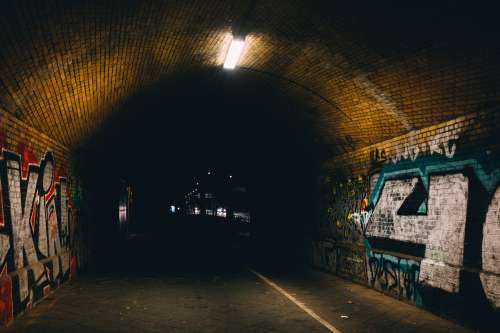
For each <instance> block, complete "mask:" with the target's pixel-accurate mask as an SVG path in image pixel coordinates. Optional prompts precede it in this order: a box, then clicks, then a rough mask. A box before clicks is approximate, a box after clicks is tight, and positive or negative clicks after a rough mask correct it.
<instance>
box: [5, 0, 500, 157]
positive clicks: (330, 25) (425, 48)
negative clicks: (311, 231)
mask: <svg viewBox="0 0 500 333" xmlns="http://www.w3.org/2000/svg"><path fill="white" fill-rule="evenodd" d="M330 3H331V2H330ZM3 6H4V7H3V10H2V14H0V18H1V20H0V21H1V25H0V29H2V34H1V35H0V42H1V46H2V47H1V48H0V106H1V107H2V108H3V109H5V110H6V111H7V112H10V113H12V114H14V115H15V116H17V117H18V118H19V119H21V120H22V121H25V122H26V123H28V124H30V125H31V126H33V127H35V128H37V129H39V130H41V131H43V132H44V133H47V134H48V135H50V136H52V137H53V138H55V139H56V140H58V141H60V142H62V143H64V144H66V145H68V146H70V147H74V146H76V145H78V144H79V143H80V142H82V140H84V139H85V138H86V137H88V136H89V135H91V134H92V133H93V131H94V130H95V129H96V128H97V127H98V126H99V125H100V124H101V122H102V121H103V120H104V119H106V118H107V117H108V115H110V114H111V113H112V112H118V111H120V106H121V103H122V102H123V101H124V100H125V99H126V98H127V97H129V96H132V95H134V94H136V93H137V92H138V91H140V90H141V89H144V88H145V87H147V86H149V85H154V84H155V83H156V82H158V81H159V80H160V79H165V78H171V79H172V80H175V78H176V77H178V76H182V75H183V73H187V72H197V71H199V72H200V73H204V72H206V71H207V70H210V69H214V70H222V69H221V64H222V62H223V58H224V54H225V51H226V50H227V47H228V44H229V41H230V33H231V30H232V29H235V28H243V30H245V31H248V36H247V40H248V43H247V47H246V51H245V53H244V55H243V57H242V60H241V67H242V68H241V69H240V71H241V72H243V73H245V72H248V75H257V76H259V78H260V79H261V80H263V82H269V81H272V82H273V85H274V86H278V87H279V88H280V89H282V90H283V91H284V92H285V93H287V94H291V95H293V96H295V97H297V96H298V97H300V98H302V99H303V100H304V101H305V104H307V110H305V112H307V115H308V117H309V118H312V119H311V121H310V122H309V124H310V125H311V126H313V129H314V131H315V133H316V135H317V136H318V137H319V138H320V140H321V141H322V142H323V143H324V144H326V145H336V144H339V143H340V144H342V143H343V142H344V143H345V142H346V141H348V144H349V146H350V147H352V148H354V147H360V146H363V145H366V144H369V143H374V142H378V141H381V140H384V139H387V138H390V137H392V136H396V135H399V134H402V133H405V132H408V131H410V130H413V129H417V128H421V127H424V126H428V125H431V124H434V123H437V122H441V121H444V120H448V119H451V118H453V117H456V116H459V115H463V114H466V113H468V112H472V111H477V110H478V108H481V107H483V106H485V105H491V104H494V103H496V102H498V99H499V92H498V91H499V89H498V88H499V86H500V84H499V83H500V82H499V81H500V80H499V77H500V76H499V74H500V73H499V66H498V60H496V57H497V56H498V47H496V46H491V45H490V47H486V48H485V47H484V45H483V44H487V42H485V43H483V44H482V42H481V41H479V42H478V41H476V42H477V43H476V44H475V45H472V46H469V47H466V45H464V44H463V43H465V42H470V41H471V40H474V34H473V33H471V34H470V36H468V37H467V36H466V37H463V36H460V35H458V34H457V35H456V36H455V35H453V34H452V33H448V34H443V33H442V31H440V30H438V29H440V28H444V27H445V26H446V25H447V24H448V22H444V23H443V24H442V25H440V24H435V25H434V26H432V25H431V26H425V24H429V22H433V21H432V20H433V18H435V17H438V19H439V17H440V16H439V15H437V14H440V13H441V12H439V11H438V12H436V11H429V12H428V17H427V16H425V15H426V13H427V12H426V11H425V10H422V9H419V10H416V9H415V11H411V10H408V9H404V10H400V9H397V8H396V9H391V10H390V11H388V9H387V8H384V7H383V4H382V5H380V6H382V7H381V8H379V9H378V10H377V11H376V12H374V13H373V15H367V12H369V11H370V8H368V9H364V10H363V11H360V7H357V6H355V5H353V6H352V7H349V6H346V5H345V4H343V5H341V2H339V4H335V3H333V4H332V5H329V6H326V7H325V6H324V5H323V4H322V2H321V1H313V2H307V1H254V2H253V3H252V2H249V1H247V2H241V1H202V0H191V1H137V2H135V1H116V2H112V1H91V2H89V1H82V2H78V3H72V4H70V3H69V2H67V1H16V2H13V4H11V5H3ZM248 8H251V10H250V11H249V10H248ZM413 12H417V13H418V15H423V17H422V18H421V21H418V18H415V17H413V18H412V17H411V13H413ZM384 13H385V14H384ZM436 13H437V14H436ZM382 14H384V15H386V16H380V17H379V18H377V17H374V16H376V15H382ZM397 15H400V16H401V17H399V16H397ZM405 15H407V16H408V15H410V16H408V19H409V20H410V18H411V19H412V20H414V21H415V22H422V24H423V25H424V26H422V27H421V29H422V31H419V30H418V28H415V26H414V25H415V24H414V22H413V21H411V20H410V22H409V23H408V22H406V23H407V24H406V25H405ZM436 15H437V16H436ZM397 24H400V27H401V30H402V31H395V28H397V27H399V26H398V25H397ZM384 28H387V30H384ZM405 29H406V30H407V32H409V34H408V35H407V36H406V37H407V38H406V39H405V36H404V32H405ZM433 29H435V33H433ZM438 32H439V33H441V34H439V33H438ZM450 37H453V38H450ZM462 37H463V38H466V40H465V41H464V40H463V38H462ZM200 75H201V74H200Z"/></svg>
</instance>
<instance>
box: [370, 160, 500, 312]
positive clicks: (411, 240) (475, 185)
mask: <svg viewBox="0 0 500 333" xmlns="http://www.w3.org/2000/svg"><path fill="white" fill-rule="evenodd" d="M499 179H500V172H499V169H498V168H496V167H495V165H494V164H493V163H492V162H491V161H490V162H487V161H481V160H480V159H477V158H468V159H455V160H453V161H449V160H444V159H435V158H434V159H432V158H427V159H421V160H419V161H418V163H411V162H405V163H400V164H398V165H387V166H385V167H384V168H383V169H382V172H381V174H380V176H379V177H378V181H377V183H376V185H375V187H374V188H373V191H372V193H371V197H370V202H371V204H370V207H369V210H371V216H370V220H369V222H368V226H367V228H366V234H365V236H366V237H367V239H368V240H369V243H374V242H375V243H377V244H378V246H379V247H383V248H384V249H385V250H392V251H394V249H395V248H396V249H397V252H398V253H403V254H409V255H414V256H416V257H419V258H422V259H421V261H420V263H419V266H420V267H419V269H418V270H416V271H419V274H418V276H417V278H418V284H419V285H421V286H429V287H433V288H438V289H441V290H444V291H446V292H449V293H458V292H460V290H461V284H460V279H461V273H462V271H463V269H464V265H466V263H465V262H464V259H467V258H477V257H478V255H477V254H476V255H474V254H472V255H471V252H472V251H473V250H475V251H476V252H481V253H480V255H481V256H482V271H481V280H482V282H483V289H484V292H485V294H486V297H487V298H488V299H489V300H490V302H491V304H492V305H493V306H494V307H497V308H498V304H499V300H500V298H499V295H500V280H499V273H500V271H499V268H498V267H499V266H500V258H499V256H498V250H499V249H500V233H499V232H498V230H500V226H499V224H500V221H499V219H498V214H499V213H498V206H499V205H500V203H499V199H500V197H499V195H498V194H497V193H498V189H497V188H498V182H499ZM471 200H475V201H474V204H471V203H470V201H471ZM479 201H480V202H482V204H479ZM483 211H484V212H486V214H483V213H482V212H483ZM478 228H479V229H480V228H484V230H483V231H482V232H481V233H478V232H477V231H474V229H478ZM478 234H480V235H482V237H483V239H482V247H478V246H477V244H473V243H474V242H477V241H478V239H477V235H478ZM471 235H472V236H471ZM474 235H476V236H474ZM474 237H475V238H474ZM479 241H481V240H479ZM372 245H373V244H372ZM481 250H482V251H481ZM405 252H406V253H405ZM375 256H376V255H375V254H373V253H372V251H371V250H367V261H368V262H370V261H373V258H374V257H375ZM474 264H476V265H477V266H478V267H480V266H479V265H480V263H478V262H476V263H474V262H473V261H472V260H469V262H468V263H467V265H474ZM415 265H417V264H415ZM404 267H405V269H406V268H407V267H406V266H404ZM368 270H370V267H369V266H368ZM403 272H404V270H403ZM374 286H375V285H374ZM379 287H380V285H379ZM380 288H382V289H383V286H381V287H380ZM414 289H415V288H413V287H412V290H410V291H411V293H410V294H414V292H413V290H414ZM407 292H409V291H407Z"/></svg>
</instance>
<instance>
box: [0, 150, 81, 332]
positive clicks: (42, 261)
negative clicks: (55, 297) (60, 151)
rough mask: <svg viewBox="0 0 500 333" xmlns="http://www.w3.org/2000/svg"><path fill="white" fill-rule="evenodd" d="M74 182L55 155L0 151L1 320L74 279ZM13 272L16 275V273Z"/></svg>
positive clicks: (5, 321) (4, 321)
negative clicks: (71, 275) (58, 165)
mask: <svg viewBox="0 0 500 333" xmlns="http://www.w3.org/2000/svg"><path fill="white" fill-rule="evenodd" d="M72 216H73V214H72V205H71V200H70V195H69V184H68V179H67V177H65V176H64V172H62V170H61V169H60V168H59V169H58V168H56V165H55V161H54V157H53V155H52V153H50V152H47V153H45V154H44V156H43V157H42V158H41V159H40V160H36V159H35V158H34V155H33V154H32V153H30V152H29V151H28V150H27V149H26V148H25V147H24V146H19V147H18V152H11V151H7V150H2V152H1V155H0V272H1V273H0V324H3V325H5V324H7V323H8V322H9V321H11V320H12V318H13V317H15V316H17V315H18V314H19V313H22V312H23V311H25V310H26V309H29V308H31V307H32V306H33V305H34V304H35V303H36V302H37V301H38V300H39V299H41V298H43V297H44V296H46V295H47V294H48V293H49V291H50V290H51V289H53V288H56V287H57V286H58V285H59V284H60V283H61V282H63V281H64V280H65V279H67V278H68V277H69V272H70V262H72V261H73V259H72V258H70V257H71V255H70V248H71V244H72V243H73V242H74V239H75V234H74V232H75V224H74V221H73V219H72ZM11 273H13V274H11Z"/></svg>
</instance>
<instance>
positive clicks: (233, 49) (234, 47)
mask: <svg viewBox="0 0 500 333" xmlns="http://www.w3.org/2000/svg"><path fill="white" fill-rule="evenodd" d="M244 46H245V39H241V38H240V39H236V38H234V37H233V39H232V40H231V45H230V46H229V50H228V51H227V54H226V60H225V61H224V69H235V68H236V65H237V64H238V61H239V60H240V56H241V53H242V52H243V48H244Z"/></svg>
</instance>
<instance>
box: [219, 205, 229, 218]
mask: <svg viewBox="0 0 500 333" xmlns="http://www.w3.org/2000/svg"><path fill="white" fill-rule="evenodd" d="M217 216H219V217H227V210H226V208H223V207H218V208H217Z"/></svg>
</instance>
